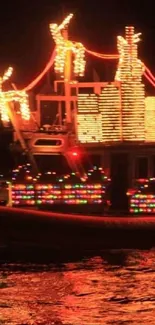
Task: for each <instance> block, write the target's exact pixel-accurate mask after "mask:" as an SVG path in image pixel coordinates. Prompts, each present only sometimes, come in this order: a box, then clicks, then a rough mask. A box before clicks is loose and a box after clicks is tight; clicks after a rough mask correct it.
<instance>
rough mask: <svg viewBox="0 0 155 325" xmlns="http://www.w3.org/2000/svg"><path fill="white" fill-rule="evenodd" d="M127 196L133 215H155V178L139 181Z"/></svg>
mask: <svg viewBox="0 0 155 325" xmlns="http://www.w3.org/2000/svg"><path fill="white" fill-rule="evenodd" d="M127 195H128V196H129V211H130V212H131V213H135V214H143V213H149V214H152V213H155V178H149V179H139V180H137V181H136V182H135V187H134V188H133V189H132V190H130V191H128V193H127Z"/></svg>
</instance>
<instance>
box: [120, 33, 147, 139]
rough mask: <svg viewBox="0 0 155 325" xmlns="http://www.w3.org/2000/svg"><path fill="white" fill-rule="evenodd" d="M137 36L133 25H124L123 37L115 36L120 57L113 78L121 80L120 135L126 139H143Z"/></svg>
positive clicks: (140, 74) (143, 128) (140, 71)
mask: <svg viewBox="0 0 155 325" xmlns="http://www.w3.org/2000/svg"><path fill="white" fill-rule="evenodd" d="M139 36H140V34H134V27H126V34H125V38H123V37H121V36H118V38H117V47H118V52H119V55H120V58H119V63H118V68H117V72H116V76H115V80H116V81H121V99H122V126H123V129H122V137H123V140H126V141H140V140H141V141H144V140H145V93H144V85H143V84H142V75H143V72H144V65H143V63H142V62H141V61H140V60H139V59H138V46H137V43H138V42H139V40H140V39H139Z"/></svg>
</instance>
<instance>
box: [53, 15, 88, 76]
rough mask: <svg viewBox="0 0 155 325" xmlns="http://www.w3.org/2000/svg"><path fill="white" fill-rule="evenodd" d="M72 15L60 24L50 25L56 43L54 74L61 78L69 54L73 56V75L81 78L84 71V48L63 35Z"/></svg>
mask: <svg viewBox="0 0 155 325" xmlns="http://www.w3.org/2000/svg"><path fill="white" fill-rule="evenodd" d="M72 17H73V14H70V15H68V16H67V17H66V18H65V19H64V21H63V22H62V23H61V24H60V25H57V24H50V31H51V34H52V37H53V39H54V41H55V43H56V57H55V72H56V73H59V74H60V75H61V77H62V78H63V77H64V74H65V64H66V59H67V54H68V53H69V52H71V53H72V54H73V56H74V61H73V63H74V73H75V75H77V76H83V75H84V71H85V59H84V56H85V48H84V46H83V45H82V43H77V42H71V41H69V40H68V39H67V37H66V35H65V34H64V30H65V29H66V28H67V26H68V24H69V22H70V20H71V18H72Z"/></svg>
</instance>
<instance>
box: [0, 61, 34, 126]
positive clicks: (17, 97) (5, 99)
mask: <svg viewBox="0 0 155 325" xmlns="http://www.w3.org/2000/svg"><path fill="white" fill-rule="evenodd" d="M12 72H13V69H12V68H11V67H9V68H8V70H7V71H6V72H5V73H4V75H3V77H1V78H0V114H1V119H2V122H4V123H5V122H9V121H10V117H9V112H8V103H10V102H11V103H13V102H14V101H15V102H19V104H20V112H21V116H22V118H23V119H24V120H26V121H28V120H29V119H30V110H29V104H28V95H27V94H26V92H25V91H24V90H23V91H22V90H10V91H3V89H2V86H3V83H4V82H5V81H6V80H8V79H9V78H10V77H11V75H12Z"/></svg>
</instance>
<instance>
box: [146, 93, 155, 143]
mask: <svg viewBox="0 0 155 325" xmlns="http://www.w3.org/2000/svg"><path fill="white" fill-rule="evenodd" d="M145 128H146V141H148V142H151V141H155V97H153V96H152V97H151V96H150V97H146V98H145Z"/></svg>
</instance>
